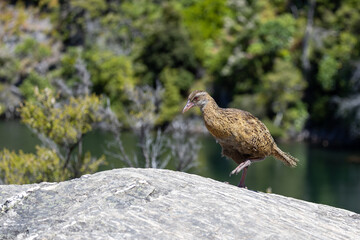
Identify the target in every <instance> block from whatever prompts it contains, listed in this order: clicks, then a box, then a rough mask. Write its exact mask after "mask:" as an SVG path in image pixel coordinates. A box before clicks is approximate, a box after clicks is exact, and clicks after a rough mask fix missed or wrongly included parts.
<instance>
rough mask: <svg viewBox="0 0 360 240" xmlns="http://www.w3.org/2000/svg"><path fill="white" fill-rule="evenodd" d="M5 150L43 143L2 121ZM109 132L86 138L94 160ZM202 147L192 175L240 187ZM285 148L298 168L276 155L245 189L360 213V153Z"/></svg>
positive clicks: (208, 145)
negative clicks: (268, 192)
mask: <svg viewBox="0 0 360 240" xmlns="http://www.w3.org/2000/svg"><path fill="white" fill-rule="evenodd" d="M0 133H1V138H0V149H2V148H8V149H11V150H19V149H22V150H23V151H24V152H34V146H35V145H36V144H39V143H40V142H39V140H38V139H37V138H36V137H35V136H34V135H33V134H32V133H31V131H30V130H29V129H28V128H27V127H26V126H24V125H22V124H20V123H19V122H16V121H8V122H0ZM111 139H112V136H111V135H110V134H109V133H104V132H100V131H94V132H92V133H89V134H88V135H86V136H85V139H84V148H85V149H87V150H89V151H91V153H92V154H93V155H95V156H100V155H102V154H104V151H105V149H106V142H108V141H110V140H111ZM123 141H124V145H125V148H126V149H128V150H129V152H131V151H133V150H134V149H135V148H136V139H135V137H134V136H133V135H131V134H129V133H124V134H123ZM199 141H200V142H201V144H202V148H201V150H200V154H199V159H198V161H199V166H198V168H197V169H195V170H193V171H192V173H195V174H198V175H201V176H204V177H209V178H212V179H216V180H219V181H223V182H229V183H230V184H234V185H237V184H238V182H239V181H240V175H238V176H231V177H229V173H230V172H231V171H232V170H233V169H234V168H235V167H236V165H235V163H233V162H232V161H230V160H228V159H226V158H223V157H221V148H220V146H219V145H218V144H217V143H216V142H215V140H214V139H213V138H212V137H210V136H202V137H200V138H199ZM278 145H279V146H280V148H281V149H282V150H283V151H285V152H289V153H291V154H292V155H293V156H295V157H297V158H298V159H299V160H300V162H299V165H298V167H296V168H289V167H287V166H285V165H283V164H282V163H281V162H280V161H278V160H275V159H273V158H271V157H269V158H267V159H265V160H264V161H261V162H257V163H254V164H252V165H251V166H250V167H249V171H248V175H247V178H246V185H247V187H248V188H249V189H251V190H255V191H263V192H265V191H266V190H267V189H269V188H271V190H272V192H273V193H276V194H281V195H284V196H289V197H294V198H298V199H303V200H307V201H310V202H316V203H322V204H327V205H331V206H335V207H340V208H345V209H348V210H351V211H354V212H357V213H360V150H359V149H353V150H341V149H329V148H318V147H312V146H309V145H308V144H305V143H282V144H278ZM107 161H108V165H107V166H106V167H103V168H102V170H106V169H112V168H118V167H121V166H122V163H121V161H119V160H118V159H115V158H112V157H109V156H108V157H107Z"/></svg>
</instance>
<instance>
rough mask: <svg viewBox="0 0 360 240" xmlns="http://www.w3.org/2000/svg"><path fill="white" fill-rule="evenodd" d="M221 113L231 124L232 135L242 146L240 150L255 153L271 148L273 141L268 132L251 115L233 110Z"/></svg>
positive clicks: (227, 109) (225, 110) (229, 109)
mask: <svg viewBox="0 0 360 240" xmlns="http://www.w3.org/2000/svg"><path fill="white" fill-rule="evenodd" d="M223 113H224V116H225V117H226V118H227V121H228V122H230V123H231V131H232V135H233V136H234V137H235V139H236V141H237V142H239V144H240V145H241V144H242V147H241V148H242V149H241V150H243V151H248V150H249V151H255V152H256V151H260V150H265V148H268V147H270V146H272V144H273V142H274V139H273V138H272V136H271V134H270V132H269V130H268V129H267V127H266V126H265V124H263V123H262V122H261V121H260V120H259V119H258V118H256V117H254V116H253V115H252V114H251V113H249V112H246V111H242V110H238V109H233V108H226V109H223ZM267 151H269V150H267Z"/></svg>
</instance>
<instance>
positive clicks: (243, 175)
mask: <svg viewBox="0 0 360 240" xmlns="http://www.w3.org/2000/svg"><path fill="white" fill-rule="evenodd" d="M247 170H248V167H244V169H243V172H242V174H241V180H240V183H239V185H238V187H241V188H244V187H245V178H246V173H247Z"/></svg>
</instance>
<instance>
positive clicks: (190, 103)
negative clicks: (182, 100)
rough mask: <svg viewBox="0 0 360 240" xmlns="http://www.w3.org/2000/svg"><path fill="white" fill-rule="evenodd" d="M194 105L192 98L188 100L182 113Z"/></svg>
mask: <svg viewBox="0 0 360 240" xmlns="http://www.w3.org/2000/svg"><path fill="white" fill-rule="evenodd" d="M193 106H195V105H194V103H192V102H190V100H188V101H187V103H186V105H185V107H184V109H183V110H182V113H184V112H186V111H187V110H189V109H190V108H192V107H193Z"/></svg>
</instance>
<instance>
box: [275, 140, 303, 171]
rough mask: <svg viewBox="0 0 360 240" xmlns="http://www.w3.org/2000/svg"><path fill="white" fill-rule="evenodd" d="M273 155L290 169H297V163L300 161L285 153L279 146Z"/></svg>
mask: <svg viewBox="0 0 360 240" xmlns="http://www.w3.org/2000/svg"><path fill="white" fill-rule="evenodd" d="M272 155H273V156H274V157H275V158H277V159H279V160H281V161H283V162H284V163H285V164H286V165H288V166H290V167H295V166H296V164H297V162H298V161H299V160H298V159H297V158H294V157H293V156H291V155H290V154H288V153H286V152H283V151H282V150H281V149H280V148H279V147H278V146H276V145H275V147H274V150H273V152H272Z"/></svg>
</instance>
